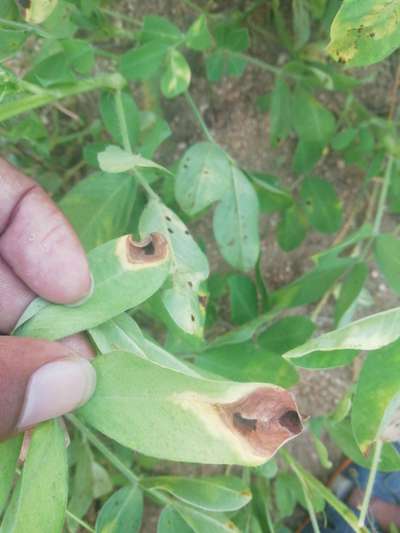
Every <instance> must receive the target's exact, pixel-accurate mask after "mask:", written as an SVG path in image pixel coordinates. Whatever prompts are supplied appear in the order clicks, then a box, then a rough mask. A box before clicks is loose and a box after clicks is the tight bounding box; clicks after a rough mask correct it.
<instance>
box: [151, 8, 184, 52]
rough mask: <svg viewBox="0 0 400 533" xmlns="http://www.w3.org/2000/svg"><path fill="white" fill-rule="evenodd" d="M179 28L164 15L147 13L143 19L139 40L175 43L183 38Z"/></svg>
mask: <svg viewBox="0 0 400 533" xmlns="http://www.w3.org/2000/svg"><path fill="white" fill-rule="evenodd" d="M183 37H184V36H183V34H182V32H181V31H180V29H179V28H178V27H177V26H176V25H175V24H173V23H172V22H170V21H169V20H168V19H166V18H164V17H159V16H157V15H147V16H145V17H144V19H143V29H142V32H141V34H140V38H141V41H142V42H143V43H147V42H149V41H156V42H160V43H165V44H167V45H175V44H177V43H178V42H179V41H181V40H182V39H183Z"/></svg>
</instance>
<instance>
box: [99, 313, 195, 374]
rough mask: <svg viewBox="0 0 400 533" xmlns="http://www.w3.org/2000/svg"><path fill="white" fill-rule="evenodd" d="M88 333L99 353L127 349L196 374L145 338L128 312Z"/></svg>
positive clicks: (186, 372) (184, 371) (168, 365)
mask: <svg viewBox="0 0 400 533" xmlns="http://www.w3.org/2000/svg"><path fill="white" fill-rule="evenodd" d="M89 334H90V336H91V338H92V339H93V341H94V343H95V344H96V346H97V348H98V349H99V350H100V352H101V353H108V352H111V351H112V350H121V351H129V352H133V353H134V354H135V355H137V356H139V357H143V358H144V359H150V360H151V361H153V362H154V363H157V364H159V365H161V366H166V367H167V368H171V369H172V370H177V371H179V372H182V373H184V374H188V375H189V376H197V375H198V373H197V372H196V371H195V370H193V369H192V368H191V367H189V366H187V365H185V363H183V362H182V361H181V360H180V359H178V358H176V357H174V356H173V355H172V354H170V353H168V352H167V351H166V350H164V348H161V346H158V344H156V343H155V342H154V341H153V340H151V339H150V338H146V337H145V336H144V335H143V333H142V332H141V330H140V328H139V326H138V325H137V324H136V322H135V321H134V320H133V318H132V317H131V316H130V315H128V313H123V314H122V315H119V316H117V317H115V318H113V319H111V320H108V321H107V322H104V323H103V324H101V325H100V326H97V327H95V328H92V329H90V330H89Z"/></svg>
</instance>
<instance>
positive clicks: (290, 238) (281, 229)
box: [276, 205, 307, 252]
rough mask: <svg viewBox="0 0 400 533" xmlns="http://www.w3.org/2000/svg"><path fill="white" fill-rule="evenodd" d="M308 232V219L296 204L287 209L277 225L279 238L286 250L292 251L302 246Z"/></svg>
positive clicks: (279, 242)
mask: <svg viewBox="0 0 400 533" xmlns="http://www.w3.org/2000/svg"><path fill="white" fill-rule="evenodd" d="M306 233H307V221H306V219H305V216H304V214H303V212H302V211H301V209H299V208H298V207H297V206H296V205H293V206H290V207H289V208H288V209H285V210H284V211H283V213H282V215H281V218H280V220H279V223H278V227H277V234H276V237H277V240H278V244H279V246H280V247H281V248H282V250H284V251H285V252H290V251H292V250H294V249H295V248H297V247H298V246H300V244H301V243H302V242H303V241H304V239H305V237H306Z"/></svg>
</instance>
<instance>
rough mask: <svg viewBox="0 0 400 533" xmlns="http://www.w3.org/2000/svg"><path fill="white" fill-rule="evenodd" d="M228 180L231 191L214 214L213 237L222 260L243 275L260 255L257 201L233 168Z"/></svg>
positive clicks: (253, 191) (246, 180) (245, 180)
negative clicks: (240, 271)
mask: <svg viewBox="0 0 400 533" xmlns="http://www.w3.org/2000/svg"><path fill="white" fill-rule="evenodd" d="M230 179H231V185H230V189H229V190H228V191H227V192H225V194H224V195H223V196H222V199H221V201H220V203H219V204H218V206H217V208H216V209H215V212H214V219H213V229H214V235H215V239H216V241H217V243H218V247H219V249H220V251H221V254H222V255H223V257H224V258H225V260H226V261H227V262H228V263H229V264H230V265H232V266H233V267H235V268H238V269H239V270H243V271H245V272H246V271H248V270H251V269H252V268H254V266H255V264H256V262H257V259H258V255H259V253H260V238H259V234H258V199H257V194H256V192H255V190H254V189H253V187H252V185H251V184H250V183H249V181H248V179H247V178H246V176H245V175H244V174H243V172H242V171H241V170H239V169H238V168H236V167H234V166H233V165H232V166H231V173H230Z"/></svg>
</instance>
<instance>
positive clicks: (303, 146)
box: [292, 139, 324, 174]
mask: <svg viewBox="0 0 400 533" xmlns="http://www.w3.org/2000/svg"><path fill="white" fill-rule="evenodd" d="M323 150H324V144H323V143H321V142H317V141H312V142H309V141H304V140H303V139H300V140H299V142H298V143H297V145H296V150H295V152H294V155H293V161H292V167H293V172H294V173H295V174H306V173H307V172H311V170H312V169H313V168H314V167H315V165H316V164H317V163H318V161H319V160H320V158H321V156H322V153H323Z"/></svg>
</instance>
